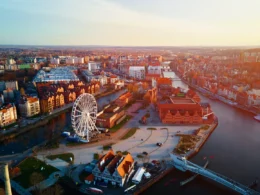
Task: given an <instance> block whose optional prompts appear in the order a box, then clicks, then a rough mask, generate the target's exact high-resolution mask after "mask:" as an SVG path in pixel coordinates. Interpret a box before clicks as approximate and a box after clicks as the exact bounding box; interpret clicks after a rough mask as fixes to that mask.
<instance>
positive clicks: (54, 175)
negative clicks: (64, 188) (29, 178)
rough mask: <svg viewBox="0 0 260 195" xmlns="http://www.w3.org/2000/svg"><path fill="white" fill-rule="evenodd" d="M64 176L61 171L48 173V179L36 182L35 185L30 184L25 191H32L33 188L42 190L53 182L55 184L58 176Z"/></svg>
mask: <svg viewBox="0 0 260 195" xmlns="http://www.w3.org/2000/svg"><path fill="white" fill-rule="evenodd" d="M62 176H64V173H63V172H62V171H57V172H54V173H52V174H50V175H49V178H48V179H45V180H43V181H42V182H40V183H38V184H37V185H36V186H31V187H30V188H28V189H27V191H33V190H34V189H35V188H37V189H41V190H44V189H46V188H48V187H50V186H52V185H53V184H55V183H56V182H57V181H58V179H59V177H62Z"/></svg>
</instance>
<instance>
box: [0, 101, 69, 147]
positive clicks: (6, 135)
mask: <svg viewBox="0 0 260 195" xmlns="http://www.w3.org/2000/svg"><path fill="white" fill-rule="evenodd" d="M72 106H73V104H72V103H71V104H67V105H65V106H64V107H62V108H59V109H58V110H54V111H53V112H52V114H49V115H47V116H45V117H44V116H41V118H39V119H37V120H36V121H35V122H33V123H32V124H29V125H26V126H23V127H20V128H16V129H11V130H6V131H5V132H1V134H0V142H3V141H5V140H8V139H11V138H14V137H16V136H18V135H21V134H24V133H26V132H27V131H30V130H32V129H34V128H37V127H40V126H43V125H46V124H47V123H48V122H49V121H50V120H51V119H53V118H55V117H57V116H59V115H60V114H61V113H64V112H66V111H68V110H70V109H71V108H72Z"/></svg>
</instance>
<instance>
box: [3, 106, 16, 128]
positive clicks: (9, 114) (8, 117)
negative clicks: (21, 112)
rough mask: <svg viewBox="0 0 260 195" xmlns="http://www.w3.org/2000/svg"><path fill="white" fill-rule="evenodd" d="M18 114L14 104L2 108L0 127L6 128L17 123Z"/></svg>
mask: <svg viewBox="0 0 260 195" xmlns="http://www.w3.org/2000/svg"><path fill="white" fill-rule="evenodd" d="M16 119H17V112H16V107H15V105H14V104H8V105H6V106H2V107H1V108H0V127H5V126H7V125H10V124H12V123H14V122H16Z"/></svg>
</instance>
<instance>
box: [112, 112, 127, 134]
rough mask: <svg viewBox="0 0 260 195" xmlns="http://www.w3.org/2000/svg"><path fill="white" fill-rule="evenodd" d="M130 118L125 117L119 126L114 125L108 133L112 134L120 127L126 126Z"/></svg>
mask: <svg viewBox="0 0 260 195" xmlns="http://www.w3.org/2000/svg"><path fill="white" fill-rule="evenodd" d="M131 118H132V116H129V115H127V116H126V117H125V119H124V120H122V121H121V123H119V124H117V125H115V126H114V127H112V128H110V132H112V133H114V132H116V131H118V130H119V129H120V128H121V127H123V126H124V124H126V122H127V121H128V120H130V119H131Z"/></svg>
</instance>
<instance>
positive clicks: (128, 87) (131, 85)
mask: <svg viewBox="0 0 260 195" xmlns="http://www.w3.org/2000/svg"><path fill="white" fill-rule="evenodd" d="M133 87H134V86H133V84H131V83H130V84H129V85H128V86H127V89H128V91H129V92H133Z"/></svg>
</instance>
